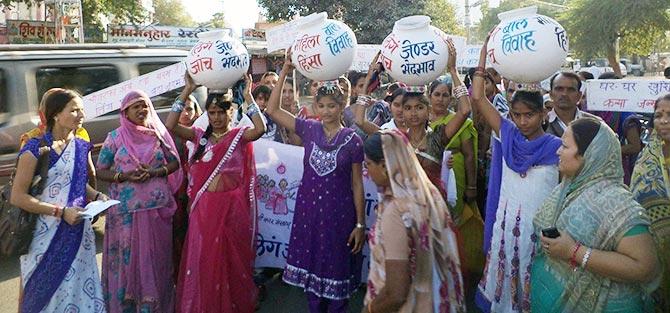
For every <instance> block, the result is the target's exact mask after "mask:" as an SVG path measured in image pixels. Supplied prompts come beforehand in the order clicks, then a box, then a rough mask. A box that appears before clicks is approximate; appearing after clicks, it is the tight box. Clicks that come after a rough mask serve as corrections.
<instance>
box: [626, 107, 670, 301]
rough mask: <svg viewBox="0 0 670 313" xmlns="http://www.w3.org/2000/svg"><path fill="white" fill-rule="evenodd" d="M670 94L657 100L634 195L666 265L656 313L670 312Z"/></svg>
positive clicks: (635, 177) (635, 172)
mask: <svg viewBox="0 0 670 313" xmlns="http://www.w3.org/2000/svg"><path fill="white" fill-rule="evenodd" d="M669 168H670V94H667V95H665V96H663V97H661V98H659V99H657V100H656V105H655V106H654V132H653V134H652V137H651V141H650V142H649V144H648V145H647V146H646V147H645V148H644V150H642V154H641V155H640V158H639V159H638V160H637V163H636V164H635V169H634V170H633V177H632V180H631V184H630V187H631V192H632V193H633V196H634V197H635V200H636V201H637V202H639V203H640V204H641V205H642V207H643V208H644V209H645V210H647V215H648V216H649V218H650V220H651V221H650V222H651V225H650V231H651V234H652V236H653V237H654V241H655V243H656V251H658V252H659V257H660V258H661V262H662V264H663V271H664V272H663V275H662V277H663V280H662V281H661V285H660V288H658V290H657V291H656V292H654V294H653V299H654V302H655V304H656V312H670V254H669V253H668V251H670V178H669V175H668V174H669V173H668V169H669Z"/></svg>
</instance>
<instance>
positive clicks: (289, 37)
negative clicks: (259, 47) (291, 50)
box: [265, 18, 303, 53]
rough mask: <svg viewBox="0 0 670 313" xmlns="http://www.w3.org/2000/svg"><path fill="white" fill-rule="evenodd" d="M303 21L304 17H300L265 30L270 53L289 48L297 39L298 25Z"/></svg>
mask: <svg viewBox="0 0 670 313" xmlns="http://www.w3.org/2000/svg"><path fill="white" fill-rule="evenodd" d="M302 23H303V22H302V19H301V18H298V19H295V20H292V21H290V22H287V23H284V24H282V25H279V26H277V27H273V28H270V29H268V30H267V31H265V39H266V41H267V49H268V53H272V52H275V51H277V50H282V49H288V47H290V46H291V45H292V44H293V42H294V41H295V37H296V36H297V35H298V26H299V25H300V24H302Z"/></svg>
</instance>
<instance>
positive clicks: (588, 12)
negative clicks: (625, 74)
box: [561, 0, 670, 57]
mask: <svg viewBox="0 0 670 313" xmlns="http://www.w3.org/2000/svg"><path fill="white" fill-rule="evenodd" d="M568 6H569V7H570V9H569V10H568V11H566V12H565V14H563V15H562V16H561V22H562V24H563V26H565V27H566V28H567V30H568V34H569V36H570V48H571V49H573V50H575V51H577V52H578V54H580V55H582V56H585V57H595V56H605V55H607V54H608V52H613V51H614V49H615V46H616V41H617V37H620V42H619V46H620V50H621V52H622V53H624V54H639V55H647V54H649V53H650V52H651V49H652V47H653V46H654V43H655V42H657V41H659V40H661V39H662V38H663V37H664V36H665V34H664V32H665V31H666V30H669V29H670V14H669V13H668V12H670V1H668V0H636V1H627V0H609V1H598V0H572V1H570V2H569V4H568Z"/></svg>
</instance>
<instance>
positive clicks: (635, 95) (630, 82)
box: [586, 79, 670, 113]
mask: <svg viewBox="0 0 670 313" xmlns="http://www.w3.org/2000/svg"><path fill="white" fill-rule="evenodd" d="M668 93H670V81H668V80H638V79H594V80H589V81H586V102H587V106H588V109H589V110H591V111H613V112H639V113H653V112H654V102H656V99H658V98H659V97H661V96H663V95H665V94H668Z"/></svg>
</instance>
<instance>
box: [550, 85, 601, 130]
mask: <svg viewBox="0 0 670 313" xmlns="http://www.w3.org/2000/svg"><path fill="white" fill-rule="evenodd" d="M549 86H550V89H551V91H550V92H549V94H550V95H551V100H552V101H553V103H554V108H553V109H552V110H551V111H549V113H548V114H547V119H548V120H549V126H548V127H547V131H546V132H547V133H548V134H552V135H554V136H556V137H561V136H563V132H564V131H565V129H566V128H567V127H568V125H570V123H571V122H572V121H574V120H576V119H579V118H583V117H591V118H596V119H597V118H598V117H597V116H595V115H593V114H590V113H587V112H584V111H582V110H580V109H579V108H578V107H577V103H578V102H579V99H581V97H582V92H581V91H580V90H581V87H582V81H581V80H580V79H579V76H577V74H575V73H572V72H560V73H556V74H554V76H552V77H551V79H550V81H549Z"/></svg>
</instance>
